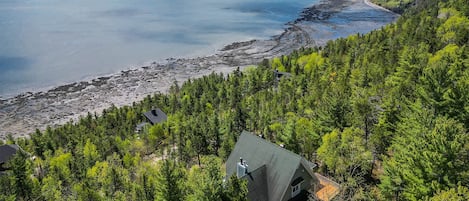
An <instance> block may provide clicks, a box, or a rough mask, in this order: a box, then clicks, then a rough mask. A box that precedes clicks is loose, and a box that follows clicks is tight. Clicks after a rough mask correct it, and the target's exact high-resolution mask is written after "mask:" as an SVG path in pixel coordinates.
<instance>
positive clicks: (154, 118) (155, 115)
mask: <svg viewBox="0 0 469 201" xmlns="http://www.w3.org/2000/svg"><path fill="white" fill-rule="evenodd" d="M143 115H144V116H145V118H147V119H148V121H150V123H151V124H152V125H155V124H157V123H161V122H164V121H166V119H167V118H168V117H167V116H166V114H165V113H164V112H163V111H161V109H160V108H156V109H152V110H150V111H148V112H145V113H144V114H143Z"/></svg>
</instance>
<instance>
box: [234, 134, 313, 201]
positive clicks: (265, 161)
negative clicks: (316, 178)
mask: <svg viewBox="0 0 469 201" xmlns="http://www.w3.org/2000/svg"><path fill="white" fill-rule="evenodd" d="M240 158H243V160H244V161H246V162H247V165H248V172H250V173H251V176H252V177H253V179H256V178H255V177H254V176H255V175H263V174H262V173H257V170H258V169H259V168H261V169H262V167H263V166H265V167H266V168H267V169H268V170H266V171H265V173H264V175H265V183H264V186H267V196H266V197H268V198H270V199H272V198H281V197H283V195H284V194H285V191H286V190H287V189H288V188H289V185H290V182H291V180H292V177H293V176H294V174H295V171H296V169H297V168H298V167H299V166H300V165H303V166H304V167H305V168H306V169H307V170H311V169H310V167H311V165H312V164H311V163H308V161H307V160H306V159H304V158H303V157H301V156H300V155H298V154H295V153H293V152H291V151H289V150H287V149H284V148H282V147H280V146H278V145H276V144H273V143H271V142H269V141H267V140H265V139H262V138H260V137H258V136H257V135H254V134H252V133H250V132H247V131H243V132H242V133H241V135H240V136H239V139H238V142H236V146H235V148H234V149H233V151H232V152H231V154H230V156H229V157H228V160H227V161H226V173H227V176H228V177H229V176H231V175H232V174H236V168H237V162H238V161H239V159H240ZM310 174H312V173H311V172H310ZM249 175H250V174H248V175H246V176H245V177H247V176H249ZM312 176H313V175H312ZM259 182H262V180H260V181H259ZM248 183H249V182H248ZM255 186H259V185H258V184H255ZM250 187H251V186H250V185H249V184H248V189H249V191H250V192H251V191H252V190H253V189H251V188H250ZM255 190H256V191H259V189H255ZM260 191H261V192H262V190H260ZM252 194H253V193H248V198H249V199H250V200H258V199H256V198H255V197H256V196H261V195H252Z"/></svg>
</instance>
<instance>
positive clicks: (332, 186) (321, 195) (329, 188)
mask: <svg viewBox="0 0 469 201" xmlns="http://www.w3.org/2000/svg"><path fill="white" fill-rule="evenodd" d="M315 175H316V177H317V178H318V179H319V183H320V185H321V186H320V188H319V190H318V191H317V192H316V193H315V194H316V197H317V198H318V199H319V200H322V201H329V200H332V198H334V197H335V196H336V195H337V194H339V191H340V185H339V184H337V183H336V182H334V181H332V180H330V179H328V178H327V177H325V176H322V175H320V174H318V173H315Z"/></svg>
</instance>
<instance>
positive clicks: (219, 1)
mask: <svg viewBox="0 0 469 201" xmlns="http://www.w3.org/2000/svg"><path fill="white" fill-rule="evenodd" d="M317 2H318V0H197V1H195V0H0V98H5V97H9V96H12V95H16V94H19V93H22V92H26V91H30V90H33V91H36V90H38V89H44V88H47V87H50V86H55V85H59V84H63V83H70V82H74V81H77V80H82V79H86V78H91V77H96V76H100V75H106V74H111V73H115V72H118V71H121V70H125V69H130V68H135V67H139V66H142V65H145V64H148V63H149V62H152V61H162V60H164V59H167V58H172V57H175V58H181V57H196V56H202V55H206V54H211V53H214V52H215V50H217V49H221V48H222V47H223V46H224V45H227V44H230V43H232V42H235V41H246V40H251V39H267V38H269V37H271V36H273V35H276V34H279V33H281V32H282V31H283V29H284V28H285V23H286V22H289V21H292V20H294V19H296V18H297V17H298V14H299V13H300V12H301V10H302V9H303V8H305V7H307V6H310V5H312V4H314V3H317Z"/></svg>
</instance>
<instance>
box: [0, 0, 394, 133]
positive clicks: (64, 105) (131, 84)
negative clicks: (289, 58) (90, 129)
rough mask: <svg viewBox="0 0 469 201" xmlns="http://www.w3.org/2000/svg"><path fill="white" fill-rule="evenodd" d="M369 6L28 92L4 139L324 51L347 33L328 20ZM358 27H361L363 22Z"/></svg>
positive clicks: (5, 126)
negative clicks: (177, 86)
mask: <svg viewBox="0 0 469 201" xmlns="http://www.w3.org/2000/svg"><path fill="white" fill-rule="evenodd" d="M365 1H367V0H363V1H362V0H331V1H320V2H318V3H317V4H314V5H312V6H311V7H308V8H305V9H304V10H303V11H302V12H301V13H300V16H298V18H297V19H296V20H294V21H292V22H288V23H286V26H287V28H285V30H284V31H283V33H282V34H280V35H277V36H273V37H271V39H267V40H250V41H242V42H234V43H231V44H228V45H225V46H224V47H222V48H220V50H218V51H216V52H215V53H214V54H212V55H207V56H202V57H195V58H178V59H175V58H168V59H166V60H164V61H161V62H150V64H149V65H146V66H141V67H138V68H133V69H129V70H122V71H120V72H118V73H115V74H111V75H108V76H98V77H95V78H91V79H86V80H82V81H77V82H74V83H69V84H64V85H60V86H55V87H49V90H47V91H37V92H26V93H22V94H19V95H16V96H14V97H12V98H7V99H0V127H1V128H2V129H1V130H0V139H5V138H6V136H7V134H12V135H13V136H14V137H28V136H29V134H30V133H32V132H34V130H35V129H36V128H37V129H40V130H44V129H45V128H46V127H47V126H52V127H54V126H57V125H62V124H64V123H66V122H69V121H70V120H77V119H78V118H79V117H80V116H83V115H86V114H87V113H88V112H90V113H95V112H96V113H97V114H100V113H101V112H102V110H103V109H106V108H108V107H110V106H111V105H115V106H117V107H119V106H124V105H130V104H132V103H133V102H137V101H141V100H142V99H143V98H144V97H145V96H147V95H151V94H154V93H158V92H160V93H166V92H167V90H168V89H169V87H170V86H171V85H172V84H173V83H174V82H178V83H182V82H184V81H186V80H187V79H195V78H199V77H202V76H204V75H207V74H210V73H212V72H215V73H224V74H226V73H230V72H232V71H233V70H235V69H236V68H237V67H240V68H241V69H242V68H244V67H246V66H249V65H256V64H258V63H259V62H260V61H262V60H263V59H269V58H273V57H277V56H281V55H284V54H288V53H290V52H292V51H293V50H295V49H298V48H300V47H312V46H322V45H325V43H326V42H327V41H328V40H330V39H335V38H337V33H342V32H343V31H342V30H341V29H348V27H341V26H338V25H336V24H334V22H332V21H330V20H329V19H330V18H331V17H333V16H335V15H336V14H337V13H340V12H344V11H345V10H347V9H349V10H350V9H351V10H353V9H355V7H358V8H362V7H363V6H369V5H368V4H366V2H365ZM354 6H355V7H354ZM373 8H374V9H378V8H376V7H373ZM386 16H388V15H386ZM388 17H389V19H388V21H389V22H392V21H393V20H395V19H396V15H395V14H389V16H388ZM367 20H369V19H368V18H367ZM375 21H378V19H376V20H375ZM375 21H373V19H371V21H370V22H369V23H371V24H372V25H374V24H373V23H376V24H379V23H377V22H375ZM389 22H388V23H389ZM352 23H354V21H352ZM356 23H357V24H358V25H360V24H362V22H361V21H357V22H356ZM316 26H328V27H331V28H330V29H331V30H332V31H331V33H328V32H327V31H324V30H321V29H320V28H316ZM349 26H350V27H353V28H355V27H356V28H355V29H356V31H359V30H360V27H359V26H354V24H351V25H349ZM376 26H377V25H376ZM375 28H379V27H375ZM334 31H335V32H334ZM348 31H350V30H348ZM336 32H337V33H336Z"/></svg>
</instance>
